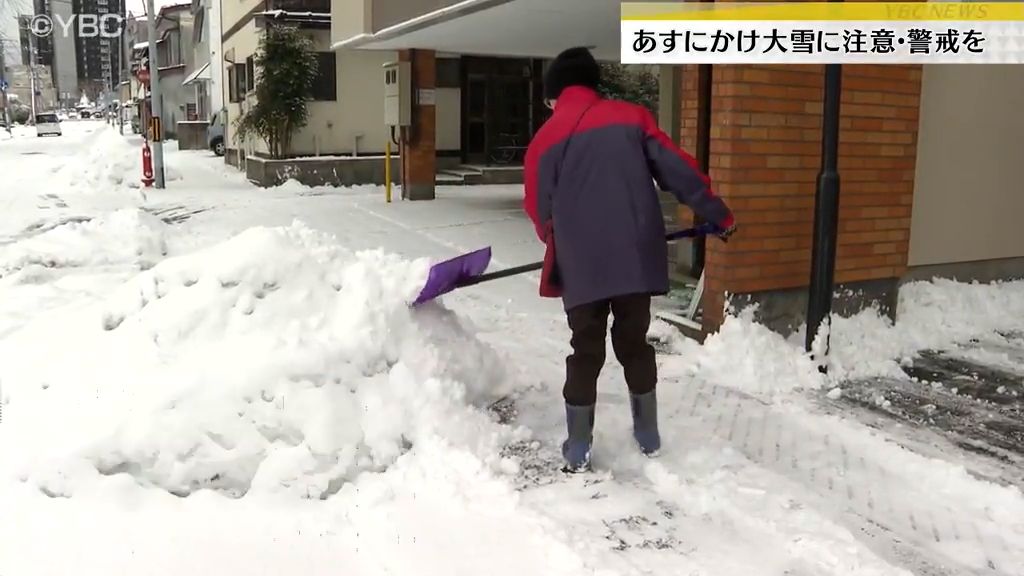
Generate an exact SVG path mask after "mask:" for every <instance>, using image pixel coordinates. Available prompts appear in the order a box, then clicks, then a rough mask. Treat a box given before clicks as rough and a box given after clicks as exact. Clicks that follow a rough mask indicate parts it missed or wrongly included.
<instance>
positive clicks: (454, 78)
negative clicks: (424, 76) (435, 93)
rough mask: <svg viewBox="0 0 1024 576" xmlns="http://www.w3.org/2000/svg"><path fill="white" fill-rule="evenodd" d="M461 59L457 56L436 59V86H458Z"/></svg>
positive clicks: (459, 83)
mask: <svg viewBox="0 0 1024 576" xmlns="http://www.w3.org/2000/svg"><path fill="white" fill-rule="evenodd" d="M461 63H462V62H461V60H459V59H458V58H438V59H437V64H436V66H437V71H436V74H437V87H438V88H459V87H460V86H461V82H459V80H460V79H459V73H460V72H461V70H460V68H461V66H460V65H461Z"/></svg>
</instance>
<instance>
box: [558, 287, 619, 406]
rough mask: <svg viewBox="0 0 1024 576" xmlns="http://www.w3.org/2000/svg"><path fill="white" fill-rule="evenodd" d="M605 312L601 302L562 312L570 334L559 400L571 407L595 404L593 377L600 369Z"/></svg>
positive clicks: (594, 379)
mask: <svg viewBox="0 0 1024 576" xmlns="http://www.w3.org/2000/svg"><path fill="white" fill-rule="evenodd" d="M609 310H610V305H609V302H608V301H601V302H594V303H591V304H584V305H582V306H577V307H575V308H572V309H570V310H568V311H567V312H566V317H567V318H568V321H569V328H570V329H571V330H572V340H571V341H570V343H571V344H572V354H571V355H569V356H568V357H567V358H566V359H565V388H564V389H563V390H562V396H563V397H564V398H565V401H566V402H567V403H569V404H572V405H574V406H590V405H592V404H594V403H595V402H597V377H598V376H599V375H600V374H601V369H602V368H603V367H604V361H605V350H606V346H607V344H606V340H605V337H606V335H607V333H608V312H609Z"/></svg>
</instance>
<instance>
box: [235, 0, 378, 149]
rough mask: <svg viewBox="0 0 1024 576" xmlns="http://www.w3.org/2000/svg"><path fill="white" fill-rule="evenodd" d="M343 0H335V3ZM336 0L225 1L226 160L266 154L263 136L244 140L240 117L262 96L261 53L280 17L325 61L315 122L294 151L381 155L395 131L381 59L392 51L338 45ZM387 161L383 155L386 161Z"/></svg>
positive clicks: (299, 135)
mask: <svg viewBox="0 0 1024 576" xmlns="http://www.w3.org/2000/svg"><path fill="white" fill-rule="evenodd" d="M335 4H336V3H335ZM331 5H332V3H331V2H330V1H329V0H268V1H263V0H243V1H241V2H224V3H221V11H222V23H221V26H222V29H223V32H222V37H221V39H222V51H223V59H222V60H221V64H222V66H223V70H222V74H223V79H224V82H223V84H222V93H223V99H224V109H225V111H226V119H225V142H226V146H227V149H228V153H227V155H226V160H227V161H228V162H231V163H233V164H237V165H240V164H241V163H243V162H244V159H245V158H246V157H249V156H252V155H257V156H259V155H266V151H267V148H266V145H265V144H264V143H263V142H262V141H259V140H258V139H255V138H252V139H249V140H246V141H243V140H242V139H241V138H239V137H238V135H237V133H236V130H235V128H234V122H235V121H236V120H237V119H238V118H239V117H240V116H241V115H242V113H243V112H244V111H245V110H247V109H248V108H249V107H250V106H252V105H253V103H254V102H255V93H254V91H255V86H256V66H255V58H256V54H257V51H258V49H259V44H260V38H261V37H262V36H263V34H264V30H265V29H266V27H267V26H269V25H273V24H274V23H275V22H281V23H286V24H290V25H295V26H298V27H300V28H301V29H302V30H303V31H304V32H305V33H306V34H307V35H308V37H309V38H310V39H311V40H312V42H313V49H314V50H315V51H316V52H317V58H318V60H319V73H318V78H317V79H316V81H315V90H314V97H313V101H312V102H310V103H309V121H308V122H307V124H306V126H304V127H303V128H301V129H299V130H298V131H297V132H296V133H295V134H294V135H293V138H292V144H291V153H292V155H294V156H331V155H344V156H379V155H382V154H383V153H384V150H385V145H386V142H387V140H388V138H390V134H389V133H388V131H387V130H386V129H385V128H384V126H383V125H382V118H383V117H384V87H383V83H382V82H374V81H367V79H374V78H381V77H382V74H383V72H382V66H383V65H384V64H385V63H387V62H389V61H391V60H393V59H394V58H395V53H393V52H387V51H384V52H378V53H371V52H362V51H355V50H344V51H334V50H332V48H331V41H332V40H331V21H332V14H331ZM381 166H383V162H381Z"/></svg>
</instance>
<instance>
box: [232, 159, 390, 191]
mask: <svg viewBox="0 0 1024 576" xmlns="http://www.w3.org/2000/svg"><path fill="white" fill-rule="evenodd" d="M400 169H401V163H400V160H399V158H398V156H393V157H392V158H391V183H392V184H398V183H399V181H400V173H399V171H400ZM245 176H246V178H248V179H249V181H250V182H252V183H253V184H256V185H257V186H261V187H263V188H268V187H271V186H277V185H279V184H282V183H284V182H285V181H287V180H289V179H293V180H297V181H299V182H301V183H302V184H305V185H306V186H356V185H359V184H377V185H382V184H384V157H383V156H359V157H352V156H317V157H310V158H287V159H283V160H271V159H268V158H259V157H250V158H248V159H246V162H245Z"/></svg>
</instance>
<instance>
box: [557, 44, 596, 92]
mask: <svg viewBox="0 0 1024 576" xmlns="http://www.w3.org/2000/svg"><path fill="white" fill-rule="evenodd" d="M600 83H601V67H600V66H598V65H597V61H596V60H594V57H593V55H591V54H590V50H587V49H586V48H583V47H577V48H569V49H568V50H565V51H564V52H562V53H561V54H559V55H558V56H557V57H555V59H554V61H552V62H551V65H550V66H549V67H548V71H547V72H545V73H544V98H547V99H549V100H554V99H556V98H558V96H559V95H561V94H562V90H565V89H566V88H568V87H569V86H585V87H587V88H591V89H593V90H597V86H598V84H600Z"/></svg>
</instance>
